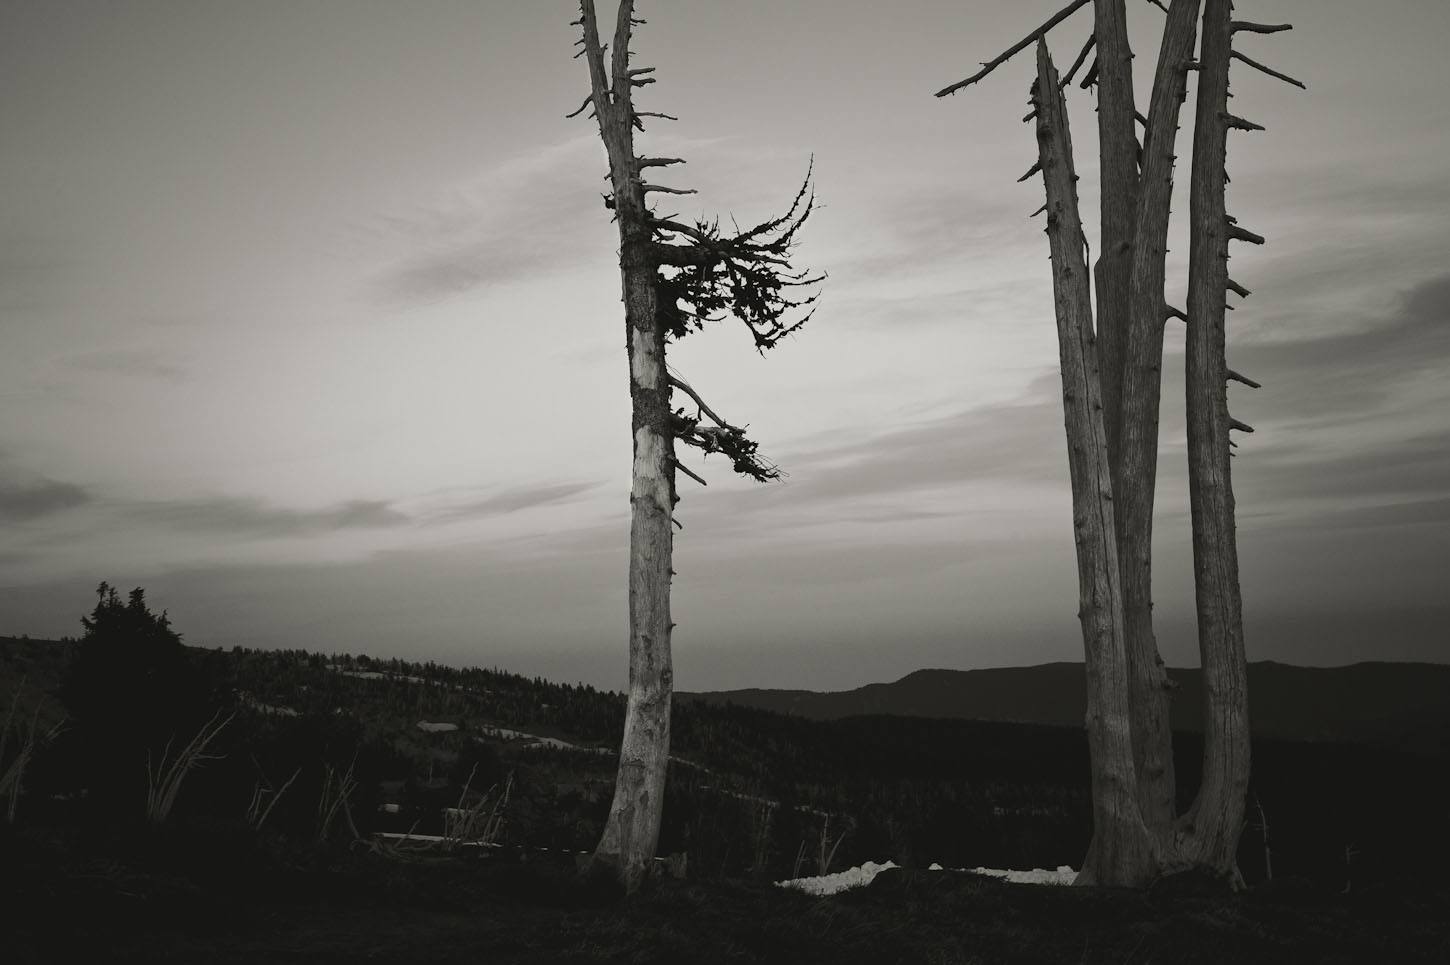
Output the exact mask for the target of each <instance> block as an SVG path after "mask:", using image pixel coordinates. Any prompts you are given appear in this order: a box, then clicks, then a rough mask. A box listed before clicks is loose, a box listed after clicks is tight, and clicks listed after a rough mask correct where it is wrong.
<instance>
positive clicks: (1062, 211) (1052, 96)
mask: <svg viewBox="0 0 1450 965" xmlns="http://www.w3.org/2000/svg"><path fill="white" fill-rule="evenodd" d="M1057 85H1058V76H1057V71H1056V70H1055V69H1054V68H1053V66H1052V60H1051V58H1050V57H1049V56H1048V53H1047V45H1046V43H1045V42H1043V41H1041V40H1039V41H1038V45H1037V82H1036V84H1035V85H1034V87H1033V102H1034V104H1035V106H1036V108H1037V142H1038V164H1039V165H1040V166H1041V169H1042V180H1043V184H1044V187H1045V188H1046V191H1047V205H1046V207H1047V238H1048V243H1049V246H1050V248H1051V252H1052V288H1053V300H1054V308H1055V314H1056V317H1057V336H1058V349H1059V359H1060V364H1061V368H1062V399H1063V417H1064V424H1065V428H1066V430H1067V452H1068V472H1069V476H1070V478H1071V483H1072V516H1073V531H1074V536H1075V539H1076V544H1077V564H1078V591H1079V607H1080V609H1079V612H1078V616H1079V619H1080V620H1081V621H1082V633H1083V648H1084V652H1085V655H1086V666H1087V720H1086V724H1087V733H1088V746H1089V750H1090V753H1091V756H1092V800H1093V827H1094V837H1093V846H1092V848H1091V852H1090V854H1089V857H1088V860H1087V861H1086V862H1085V863H1084V867H1083V872H1082V874H1081V875H1080V876H1079V882H1080V883H1083V884H1103V885H1120V886H1129V887H1136V886H1141V885H1144V884H1147V882H1148V880H1150V879H1151V877H1152V874H1153V870H1154V868H1155V865H1156V856H1155V854H1154V848H1153V841H1152V839H1151V838H1150V836H1149V834H1148V830H1147V828H1146V827H1145V826H1144V824H1143V820H1142V816H1141V814H1140V812H1139V809H1138V800H1137V781H1136V776H1135V773H1134V768H1133V745H1132V738H1131V733H1130V724H1129V717H1128V667H1127V654H1126V652H1125V649H1124V643H1123V629H1122V622H1121V621H1122V597H1121V592H1120V589H1119V580H1120V574H1119V571H1118V558H1117V540H1116V536H1115V525H1114V520H1113V490H1112V480H1111V474H1110V470H1109V464H1108V452H1107V442H1106V439H1105V436H1104V430H1103V415H1102V398H1101V380H1100V375H1099V371H1098V358H1097V346H1096V345H1095V343H1094V338H1093V331H1092V301H1091V294H1090V282H1089V280H1088V269H1087V260H1086V252H1085V246H1086V239H1085V236H1084V235H1083V230H1082V219H1081V217H1080V216H1079V213H1078V201H1077V186H1076V183H1077V175H1076V173H1075V172H1074V170H1073V162H1072V137H1071V134H1070V132H1069V130H1068V121H1067V107H1066V105H1065V104H1064V103H1063V100H1062V93H1061V91H1059V90H1058V86H1057Z"/></svg>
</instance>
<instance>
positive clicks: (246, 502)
mask: <svg viewBox="0 0 1450 965" xmlns="http://www.w3.org/2000/svg"><path fill="white" fill-rule="evenodd" d="M122 509H123V511H124V512H125V513H127V514H128V515H132V516H134V517H136V518H138V519H139V520H140V521H142V522H144V523H148V524H159V525H163V526H167V527H171V528H174V529H178V530H184V531H206V532H217V533H226V534H229V535H233V536H241V537H257V538H261V537H294V536H312V535H317V534H321V533H328V532H337V531H340V530H351V529H382V528H389V527H395V526H402V525H406V524H407V523H409V522H411V518H410V517H409V516H407V515H406V514H404V513H401V512H399V511H398V510H396V509H393V508H392V506H391V505H390V504H389V503H387V502H383V501H377V500H358V499H355V500H348V501H346V502H341V503H336V504H333V505H331V506H325V507H323V508H320V509H311V510H299V509H289V508H285V507H281V506H269V505H267V504H266V503H264V502H263V501H261V500H259V499H245V498H236V497H216V498H208V499H194V500H179V501H169V502H153V503H134V504H129V505H123V506H122Z"/></svg>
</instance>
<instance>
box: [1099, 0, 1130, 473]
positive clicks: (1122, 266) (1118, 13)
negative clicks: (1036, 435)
mask: <svg viewBox="0 0 1450 965" xmlns="http://www.w3.org/2000/svg"><path fill="white" fill-rule="evenodd" d="M1093 37H1094V38H1095V39H1096V41H1097V66H1098V143H1099V151H1098V182H1099V185H1100V188H1099V202H1098V208H1099V214H1100V218H1101V222H1102V224H1101V232H1100V235H1099V237H1100V238H1101V240H1102V244H1101V246H1100V247H1101V250H1100V251H1099V252H1098V263H1097V265H1096V267H1095V269H1094V281H1095V282H1096V287H1097V296H1098V313H1097V337H1098V355H1099V362H1100V364H1101V365H1102V367H1103V378H1102V387H1103V389H1102V391H1103V428H1104V431H1105V432H1106V438H1107V444H1108V460H1109V462H1110V464H1111V465H1113V466H1116V465H1117V463H1118V441H1119V434H1120V432H1121V426H1122V382H1123V364H1124V359H1125V357H1126V353H1127V338H1128V324H1129V323H1128V311H1129V304H1128V277H1129V272H1130V271H1131V268H1132V252H1133V232H1134V231H1135V230H1136V227H1137V225H1136V221H1137V213H1138V204H1137V197H1138V159H1137V154H1138V139H1137V137H1136V135H1135V131H1134V124H1135V123H1136V122H1135V121H1134V120H1133V116H1134V112H1135V108H1134V106H1133V51H1132V50H1131V49H1130V48H1129V47H1128V16H1127V11H1126V10H1125V9H1124V0H1093ZM1115 471H1116V470H1115ZM1116 482H1117V480H1116V479H1115V480H1114V483H1115V484H1116Z"/></svg>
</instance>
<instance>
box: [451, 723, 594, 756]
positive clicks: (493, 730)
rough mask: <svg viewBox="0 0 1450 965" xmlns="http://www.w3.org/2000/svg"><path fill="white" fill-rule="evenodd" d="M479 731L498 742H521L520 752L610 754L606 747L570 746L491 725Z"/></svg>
mask: <svg viewBox="0 0 1450 965" xmlns="http://www.w3.org/2000/svg"><path fill="white" fill-rule="evenodd" d="M479 731H480V732H481V733H483V734H486V735H488V736H489V737H493V738H497V739H499V740H508V741H523V742H524V744H523V746H522V747H521V748H520V749H521V750H533V749H535V748H539V747H553V748H556V749H558V750H561V751H589V752H590V753H593V754H612V753H614V752H613V750H612V749H611V748H608V747H583V746H581V745H579V744H571V743H569V742H568V741H565V740H560V739H559V738H557V737H541V736H539V735H538V734H529V733H526V732H525V731H521V730H511V729H509V728H507V727H495V726H494V725H492V724H485V725H483V726H482V727H480V728H479Z"/></svg>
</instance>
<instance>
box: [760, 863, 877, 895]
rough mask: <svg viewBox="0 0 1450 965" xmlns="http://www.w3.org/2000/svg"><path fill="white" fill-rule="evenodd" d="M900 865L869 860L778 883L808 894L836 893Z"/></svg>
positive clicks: (861, 883)
mask: <svg viewBox="0 0 1450 965" xmlns="http://www.w3.org/2000/svg"><path fill="white" fill-rule="evenodd" d="M896 867H899V865H897V863H896V862H895V861H888V862H886V863H885V864H877V863H876V862H874V861H868V862H866V863H865V864H863V865H861V866H860V867H859V868H848V869H846V870H845V871H838V872H836V873H835V874H833V875H820V876H818V877H815V878H791V879H790V880H788V881H777V882H776V884H777V885H779V886H780V887H782V888H799V889H800V890H801V891H804V892H805V893H806V894H808V895H834V894H835V893H836V892H838V891H845V890H846V889H847V888H859V887H861V886H862V885H869V884H870V883H871V881H872V879H874V878H875V877H876V876H877V875H879V874H880V873H881V872H883V871H885V870H887V869H888V868H896Z"/></svg>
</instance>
